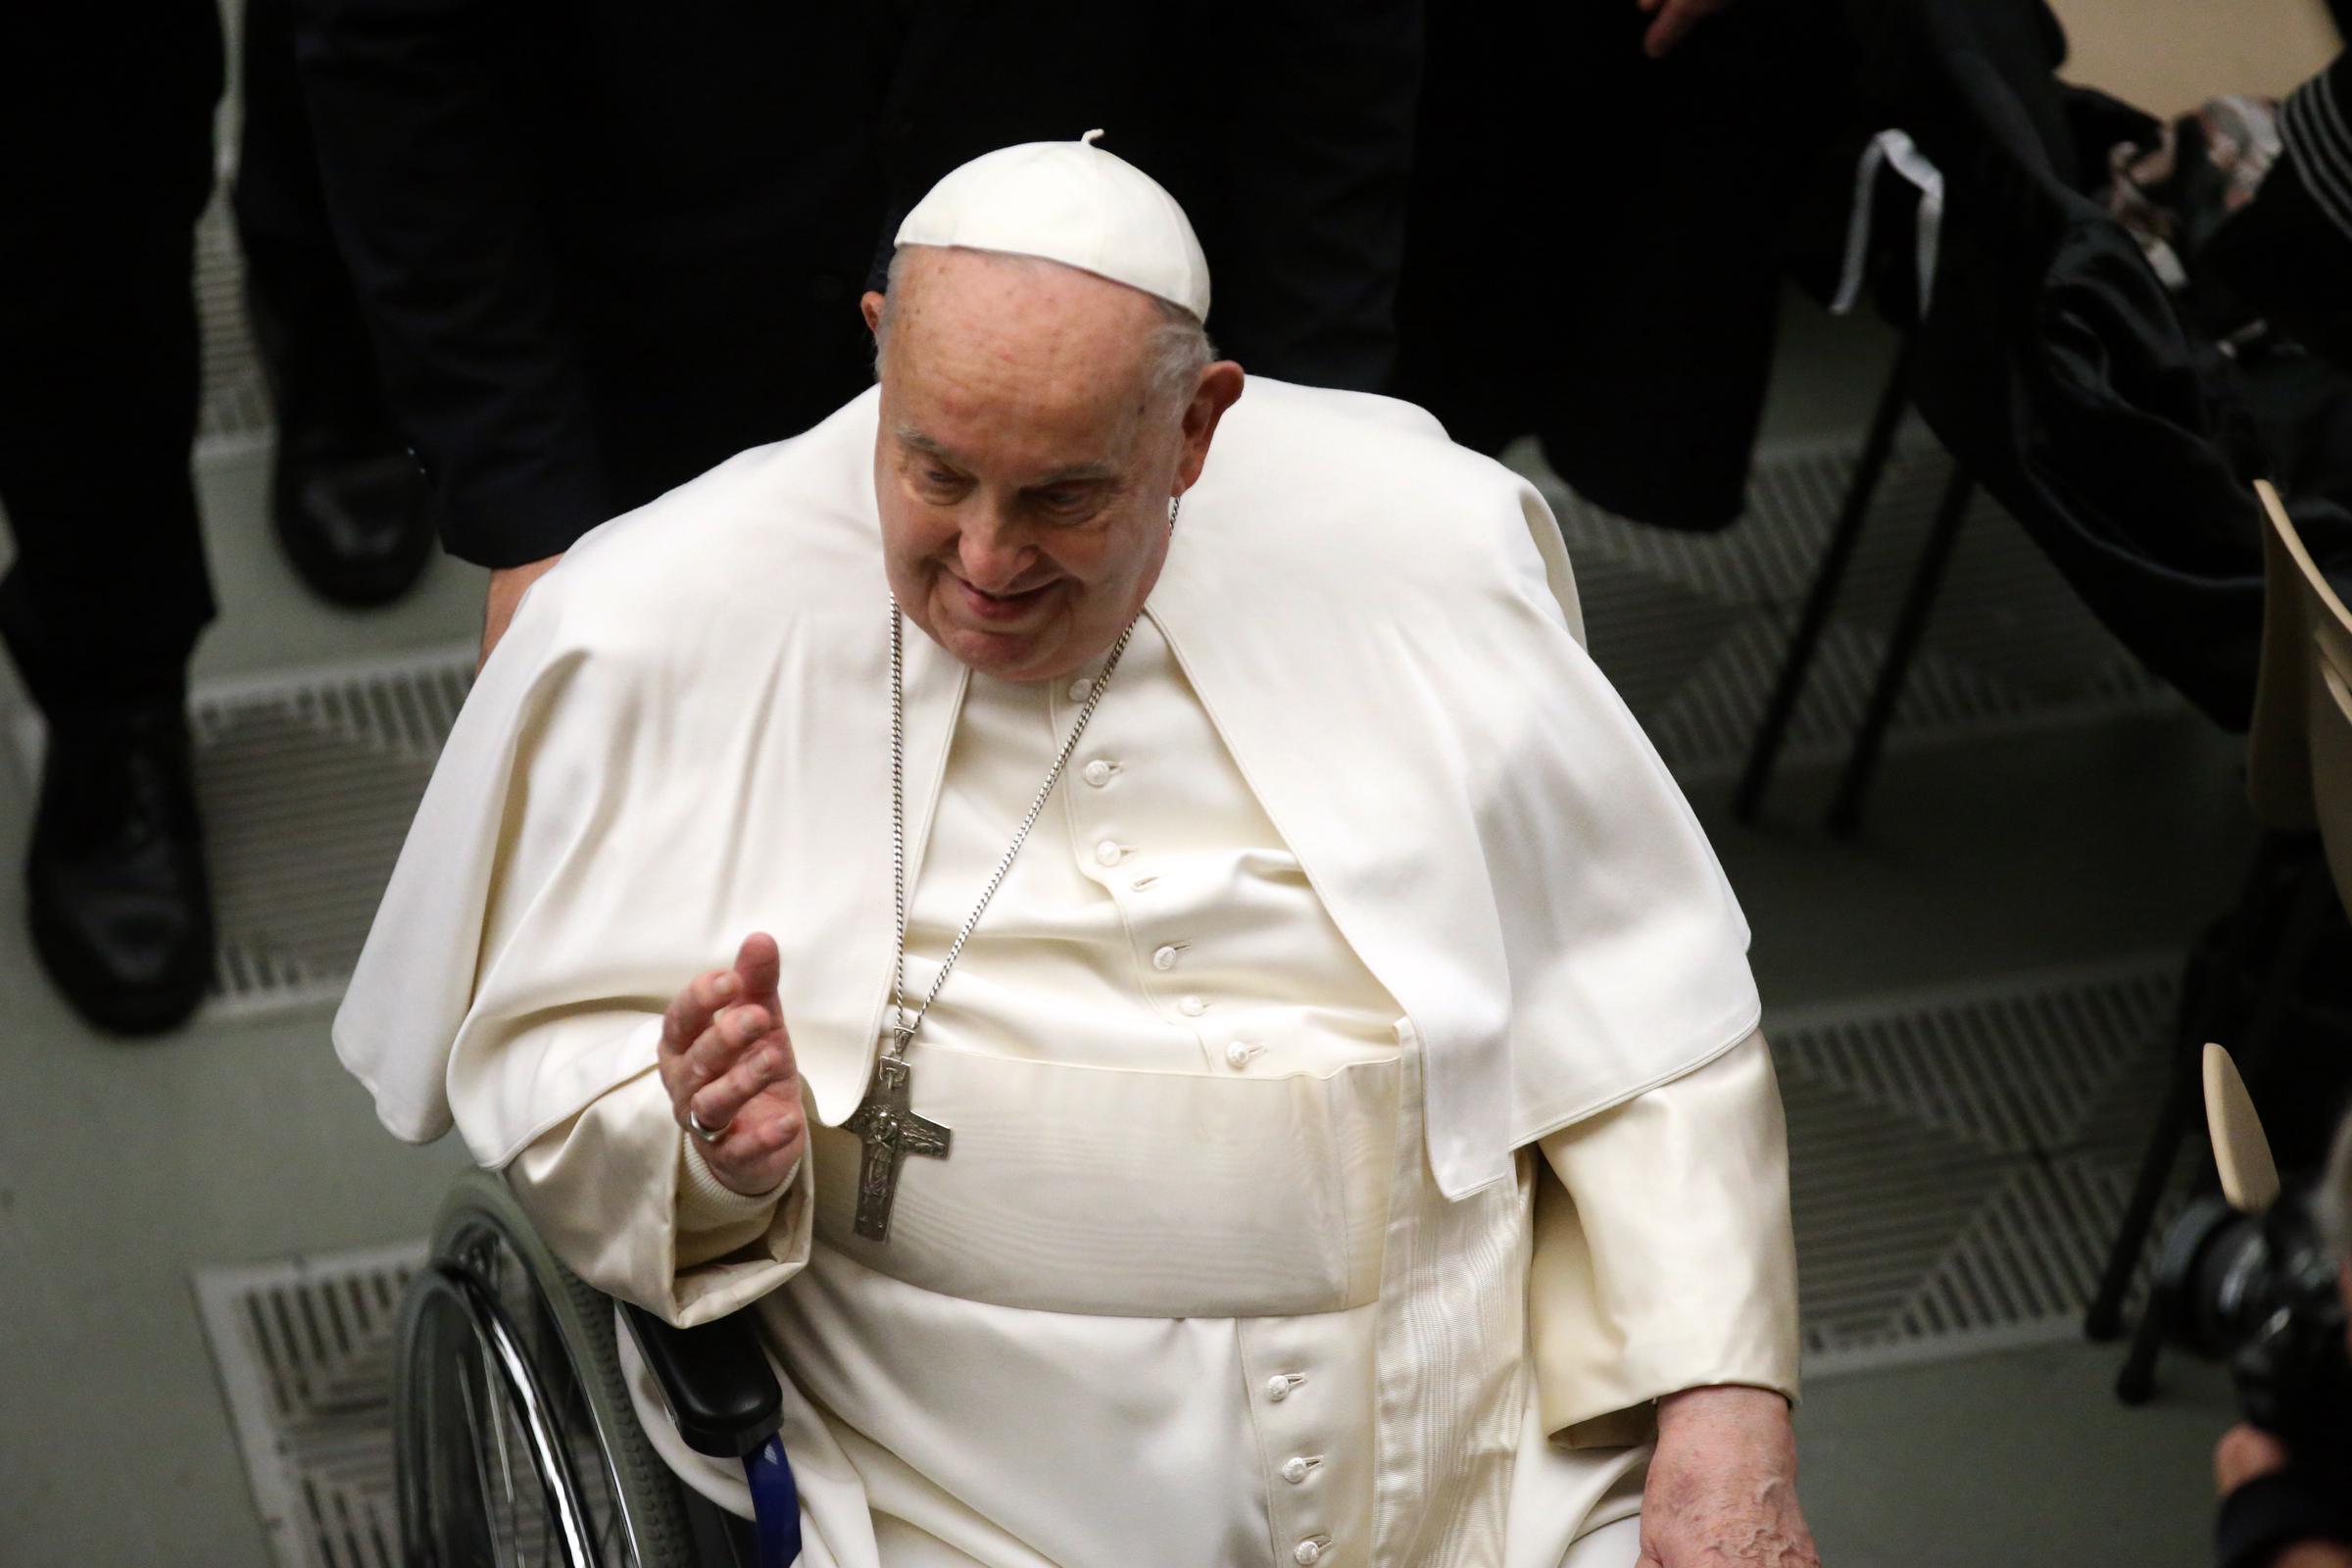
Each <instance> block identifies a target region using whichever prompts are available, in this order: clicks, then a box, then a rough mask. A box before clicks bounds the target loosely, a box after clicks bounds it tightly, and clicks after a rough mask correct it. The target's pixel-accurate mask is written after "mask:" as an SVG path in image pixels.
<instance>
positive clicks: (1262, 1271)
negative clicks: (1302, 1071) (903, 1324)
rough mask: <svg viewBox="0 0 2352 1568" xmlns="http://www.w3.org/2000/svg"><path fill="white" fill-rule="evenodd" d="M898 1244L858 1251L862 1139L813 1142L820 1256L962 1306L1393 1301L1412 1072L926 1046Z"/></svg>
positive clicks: (1107, 1308)
mask: <svg viewBox="0 0 2352 1568" xmlns="http://www.w3.org/2000/svg"><path fill="white" fill-rule="evenodd" d="M907 1061H908V1065H909V1066H910V1067H911V1068H912V1069H913V1074H914V1093H915V1108H916V1109H917V1110H919V1111H920V1112H921V1113H922V1114H923V1115H924V1116H926V1117H928V1118H930V1119H931V1120H933V1121H937V1122H941V1123H944V1124H945V1125H946V1126H947V1127H948V1128H949V1129H950V1130H951V1131H952V1132H953V1133H954V1134H955V1142H954V1147H953V1152H951V1154H950V1156H949V1157H948V1158H946V1159H944V1160H942V1159H929V1158H921V1157H909V1158H907V1159H905V1160H904V1162H903V1164H902V1166H901V1174H900V1177H899V1188H898V1197H897V1201H896V1203H895V1205H894V1207H893V1208H892V1211H891V1218H890V1239H889V1240H888V1241H887V1242H882V1243H876V1242H872V1241H868V1240H867V1239H866V1238H864V1237H862V1236H859V1235H858V1234H856V1232H855V1231H854V1230H853V1229H852V1225H851V1220H852V1215H853V1212H854V1210H855V1207H856V1202H857V1191H858V1157H859V1152H860V1148H859V1145H858V1140H857V1139H856V1138H855V1137H853V1136H851V1135H850V1134H848V1133H845V1132H843V1131H841V1130H840V1129H839V1128H835V1127H825V1126H817V1127H815V1128H813V1129H812V1133H813V1145H814V1149H815V1154H816V1173H815V1175H816V1192H815V1198H816V1235H817V1240H818V1242H819V1243H820V1244H822V1245H824V1246H827V1247H830V1248H832V1249H834V1250H837V1251H839V1252H840V1253H842V1254H843V1255H844V1256H847V1257H849V1258H852V1259H854V1260H855V1261H857V1262H858V1263H860V1264H862V1265H864V1266H865V1267H867V1268H870V1269H873V1270H874V1271H876V1272H877V1273H881V1274H885V1275H888V1276H889V1277H891V1278H893V1279H896V1280H901V1281H904V1282H905V1283H907V1284H909V1285H914V1286H918V1287H920V1288H922V1289H924V1290H929V1291H936V1292H938V1293H940V1294H942V1295H945V1296H952V1297H956V1298H958V1299H963V1300H971V1301H986V1302H990V1303H993V1304H995V1305H999V1306H1014V1307H1026V1308H1030V1309H1032V1310H1037V1311H1046V1312H1079V1313H1087V1314H1091V1315H1094V1316H1100V1317H1219V1318H1224V1317H1261V1316H1283V1317H1287V1316H1298V1315H1302V1314H1306V1313H1316V1312H1333V1311H1339V1310H1342V1309H1345V1308H1348V1307H1352V1306H1360V1305H1363V1304H1365V1303H1367V1302H1369V1301H1372V1300H1374V1299H1377V1298H1378V1297H1379V1294H1380V1265H1381V1244H1382V1238H1383V1236H1384V1234H1385V1233H1386V1230H1387V1226H1388V1199H1389V1185H1390V1180H1391V1176H1392V1173H1393V1171H1394V1168H1395V1158H1396V1138H1397V1074H1398V1071H1399V1067H1398V1063H1397V1061H1395V1060H1388V1061H1374V1062H1359V1063H1356V1064H1354V1065H1351V1066H1348V1067H1346V1068H1343V1069H1342V1070H1340V1071H1339V1072H1336V1073H1334V1074H1332V1075H1331V1076H1330V1077H1327V1078H1315V1077H1308V1076H1304V1075H1295V1076H1289V1077H1280V1078H1244V1077H1230V1078H1227V1077H1211V1076H1205V1075H1201V1076H1195V1075H1191V1074H1178V1073H1152V1072H1132V1071H1127V1070H1124V1069H1117V1068H1103V1067H1083V1066H1067V1065H1063V1064H1060V1063H1055V1062H1040V1061H1022V1060H1018V1059H1012V1058H1006V1057H1003V1056H996V1055H980V1054H972V1053H966V1052H959V1051H953V1050H947V1049H941V1048H937V1047H933V1048H928V1049H926V1048H924V1047H922V1046H919V1045H918V1046H917V1047H916V1048H915V1049H914V1051H913V1053H912V1054H909V1056H908V1058H907Z"/></svg>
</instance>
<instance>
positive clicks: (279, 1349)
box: [196, 958, 2177, 1568]
mask: <svg viewBox="0 0 2352 1568" xmlns="http://www.w3.org/2000/svg"><path fill="white" fill-rule="evenodd" d="M2176 966H2177V960H2174V959H2171V958H2163V959H2158V958H2150V959H2147V960H2143V961H2137V962H2132V963H2128V964H2123V965H2120V966H2117V967H2114V968H2109V969H2102V970H2091V971H2075V972H2070V973H2064V974H2054V975H2052V974H2037V975H2026V976H2011V977H2008V978H2006V979H2003V980H2000V981H1996V982H1991V983H1986V984H1983V985H1978V986H1974V987H1970V988H1967V989H1965V990H1954V991H1945V992H1940V993H1936V994H1932V995H1928V994H1918V995H1905V996H1898V997H1891V998H1880V999H1876V1000H1872V1001H1867V1002H1863V1003H1858V1004H1852V1005H1839V1006H1837V1007H1835V1008H1826V1009H1812V1010H1808V1011H1806V1012H1804V1013H1801V1014H1790V1015H1789V1016H1788V1017H1786V1018H1780V1019H1776V1020H1775V1022H1774V1026H1773V1028H1774V1034H1775V1040H1774V1045H1773V1054H1774V1058H1775V1061H1776V1063H1777V1064H1778V1067H1779V1071H1780V1077H1781V1089H1782V1094H1783V1097H1784V1099H1785V1100H1786V1102H1787V1104H1788V1108H1789V1152H1790V1159H1791V1165H1792V1173H1791V1185H1792V1188H1793V1195H1792V1196H1793V1204H1794V1208H1795V1214H1796V1235H1797V1266H1798V1280H1799V1289H1800V1292H1801V1317H1802V1325H1803V1336H1804V1350H1805V1370H1806V1375H1807V1376H1808V1377H1809V1378H1815V1379H1818V1378H1822V1377H1830V1376H1837V1375H1840V1374H1844V1373H1850V1372H1856V1371H1863V1370H1868V1369H1871V1368H1876V1367H1882V1366H1887V1365H1889V1364H1896V1363H1907V1362H1920V1361H1933V1360H1945V1359H1952V1358H1956V1357H1959V1356H1964V1355H1970V1354H1976V1353H1980V1352H1983V1351H1985V1350H1991V1349H2000V1348H2011V1347H2015V1346H2019V1345H2028V1344H2048V1343H2052V1342H2056V1341H2062V1340H2066V1339H2070V1338H2072V1337H2074V1336H2075V1335H2077V1334H2079V1333H2080V1332H2081V1329H2080V1315H2081V1312H2082V1304H2083V1303H2084V1302H2085V1301H2086V1300H2087V1299H2089V1296H2090V1292H2091V1288H2092V1286H2093V1285H2094V1283H2095V1281H2096V1278H2097V1269H2098V1265H2099V1261H2100V1258H2101V1256H2102V1255H2103V1253H2104V1250H2105V1247H2106V1242H2107V1237H2108V1235H2109V1232H2110V1231H2111V1229H2112V1228H2113V1226H2114V1224H2115V1220H2116V1216H2117V1214H2118V1213H2119V1212H2120V1210H2121V1208H2122V1204H2123V1198H2124V1194H2125V1192H2126V1191H2127V1190H2128V1188H2129V1185H2130V1178H2131V1165H2132V1161H2133V1159H2134V1158H2135V1157H2136V1154H2137V1147H2138V1141H2139V1139H2140V1138H2141V1137H2143V1136H2144V1135H2145V1129H2146V1128H2147V1127H2148V1126H2149V1125H2150V1124H2151V1123H2152V1121H2153V1119H2154V1116H2155V1102H2156V1100H2157V1098H2158V1097H2159V1095H2160V1093H2161V1088H2162V1082H2163V1074H2162V1073H2161V1071H2160V1070H2158V1069H2159V1068H2160V1066H2161V1062H2162V1052H2163V1037H2164V1032H2165V1028H2166V1025H2167V1022H2168V1020H2169V1017H2170V1009H2171V997H2172V987H2173V971H2174V969H2175V967H2176ZM421 1256H422V1250H421V1248H417V1247H411V1248H398V1249H380V1250H373V1251H367V1252H352V1253H338V1254H334V1255H329V1256H321V1257H316V1258H295V1259H291V1260H288V1261H284V1262H277V1263H266V1264H262V1265H259V1266H253V1267H222V1268H211V1269H205V1270H203V1271H201V1272H200V1273H199V1274H198V1276H197V1280H196V1295H197V1299H198V1302H199V1304H200V1307H201V1310H202V1314H203V1319H204V1329H205V1333H206V1336H207V1338H208V1339H209V1340H210V1342H211V1344H212V1347H213V1354H214V1358H215V1361H216V1363H217V1364H218V1366H219V1368H220V1373H221V1385H222V1388H223V1391H224V1394H225V1397H226V1398H227V1401H228V1406H229V1410H230V1413H231V1415H232V1417H233V1419H234V1421H235V1424H236V1428H237V1436H238V1440H239V1443H240V1445H241V1446H242V1448H243V1451H244V1454H245V1459H246V1463H247V1465H248V1467H249V1469H250V1471H251V1476H252V1483H253V1492H254V1498H255V1503H256V1506H257V1507H258V1508H259V1509H260V1511H261V1514H262V1517H263V1519H264V1520H265V1521H266V1522H267V1525H268V1529H269V1534H270V1540H271V1542H272V1543H273V1544H274V1546H275V1548H276V1550H277V1554H278V1562H279V1563H280V1564H281V1565H283V1568H393V1565H394V1561H395V1559H394V1557H393V1555H392V1553H391V1550H390V1546H389V1543H390V1540H391V1536H392V1529H393V1526H392V1513H391V1489H392V1477H391V1457H390V1455H391V1439H390V1421H391V1414H390V1409H389V1405H388V1402H387V1400H388V1390H389V1382H390V1364H389V1361H390V1343H389V1341H390V1334H391V1331H392V1327H393V1322H394V1306H395V1303H396V1302H397V1300H398V1298H399V1294H400V1288H401V1285H402V1283H403V1282H404V1281H405V1280H406V1279H407V1278H408V1275H409V1274H410V1272H411V1271H413V1270H414V1269H415V1268H416V1267H417V1263H418V1261H419V1260H420V1258H421ZM2119 1353H2120V1352H2119Z"/></svg>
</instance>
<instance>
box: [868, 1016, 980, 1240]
mask: <svg viewBox="0 0 2352 1568" xmlns="http://www.w3.org/2000/svg"><path fill="white" fill-rule="evenodd" d="M841 1125H842V1130H843V1131H844V1132H848V1133H852V1134H855V1135H856V1136H857V1138H858V1142H859V1143H860V1144H862V1145H863V1146H864V1148H863V1150H862V1151H861V1152H859V1154H858V1216H857V1221H856V1229H857V1232H858V1235H860V1236H863V1237H867V1238H869V1239H871V1240H873V1241H877V1242H886V1241H888V1240H890V1205H891V1202H892V1201H893V1200H895V1199H896V1198H897V1197H898V1196H899V1159H900V1156H902V1155H905V1154H923V1155H927V1156H929V1157H930V1158H932V1159H945V1158H947V1157H948V1145H949V1144H950V1143H951V1142H953V1141H954V1139H955V1137H956V1135H955V1134H954V1133H953V1132H951V1131H949V1130H948V1129H947V1128H945V1127H942V1126H941V1125H940V1124H939V1123H937V1122H935V1121H930V1120H928V1119H926V1118H924V1117H921V1116H918V1115H916V1114H915V1113H914V1112H913V1110H912V1109H910V1108H909V1107H908V1105H907V1063H906V1061H905V1060H904V1059H902V1058H901V1057H898V1056H894V1055H891V1054H889V1053H888V1052H887V1051H886V1052H884V1053H883V1054H882V1056H881V1058H880V1059H879V1060H877V1061H876V1062H875V1063H874V1082H873V1086H872V1087H871V1088H869V1089H868V1090H867V1091H866V1092H865V1101H864V1103H862V1104H860V1105H859V1106H858V1108H857V1110H856V1111H854V1112H852V1114H851V1116H850V1119H849V1120H848V1121H845V1122H843V1123H842V1124H841Z"/></svg>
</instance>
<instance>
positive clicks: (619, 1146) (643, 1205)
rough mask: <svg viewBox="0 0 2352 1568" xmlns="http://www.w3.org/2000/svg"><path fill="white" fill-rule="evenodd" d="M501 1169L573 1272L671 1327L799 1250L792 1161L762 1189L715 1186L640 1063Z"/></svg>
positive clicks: (758, 1283)
mask: <svg viewBox="0 0 2352 1568" xmlns="http://www.w3.org/2000/svg"><path fill="white" fill-rule="evenodd" d="M507 1180H508V1181H509V1182H510V1183H511V1184H512V1185H513V1186H514V1189H515V1196H516V1198H518V1199H519V1200H520V1201H521V1202H522V1206H523V1208H524V1210H525V1211H526V1212H528V1213H529V1214H530V1216H531V1221H532V1223H533V1224H534V1225H536V1226H537V1227H538V1230H539V1234H540V1236H541V1237H542V1238H544V1239H545V1240H546V1242H547V1244H548V1245H549V1246H550V1247H552V1248H554V1249H555V1250H556V1255H557V1256H559V1257H561V1258H563V1259H564V1262H565V1263H566V1264H568V1265H569V1266H570V1268H571V1270H572V1272H573V1273H575V1274H577V1275H579V1276H580V1278H582V1279H584V1280H586V1281H587V1282H588V1283H589V1284H591V1285H593V1286H595V1287H596V1288H597V1289H598V1290H600V1291H603V1292H604V1293H605V1294H606V1295H608V1296H616V1297H619V1298H620V1299H623V1300H626V1301H634V1302H636V1303H637V1304H638V1305H639V1306H642V1307H644V1308H646V1310H648V1311H650V1312H652V1313H654V1314H655V1315H656V1316H658V1317H660V1318H661V1319H662V1321H664V1322H667V1323H671V1324H675V1325H677V1326H679V1327H681V1328H691V1327H693V1326H694V1325H695V1324H698V1323H708V1322H710V1321H711V1319H712V1318H716V1317H723V1316H725V1315H726V1314H727V1313H729V1312H733V1311H735V1310H737V1309H738V1308H741V1307H744V1306H748V1305H749V1304H751V1302H753V1301H754V1300H757V1299H759V1298H760V1297H762V1296H765V1295H766V1294H767V1293H768V1292H770V1291H772V1290H774V1289H775V1288H776V1287H777V1286H779V1285H781V1284H783V1283H784V1282H785V1281H786V1280H788V1279H790V1278H792V1276H793V1275H795V1274H797V1273H799V1272H800V1270H801V1267H802V1266H803V1265H804V1264H806V1263H807V1262H808V1261H809V1240H810V1237H811V1235H812V1225H813V1219H814V1215H815V1208H814V1207H813V1205H812V1204H811V1203H810V1201H809V1196H810V1195H809V1169H808V1162H807V1161H806V1160H804V1161H802V1163H801V1165H800V1166H799V1167H798V1168H796V1169H795V1170H794V1172H793V1174H791V1175H790V1176H788V1177H786V1178H785V1180H784V1181H783V1183H782V1184H781V1185H780V1186H778V1187H777V1189H776V1190H775V1191H774V1192H771V1193H767V1194H763V1195H761V1196H760V1197H756V1198H747V1197H745V1196H743V1195H742V1194H740V1193H735V1192H730V1191H729V1190H728V1189H727V1188H726V1187H725V1186H723V1185H721V1183H720V1182H719V1180H718V1178H717V1177H716V1176H715V1175H713V1174H712V1173H711V1167H710V1165H709V1164H708V1163H707V1162H706V1161H705V1160H704V1158H703V1154H702V1151H701V1150H700V1149H698V1148H696V1147H695V1145H694V1143H693V1141H692V1140H691V1139H689V1138H687V1137H686V1135H685V1134H684V1133H682V1132H680V1131H679V1130H678V1124H677V1122H676V1121H675V1120H674V1119H673V1118H672V1117H671V1115H670V1113H669V1097H668V1095H667V1094H666V1093H665V1092H664V1091H663V1089H662V1079H661V1075H660V1074H659V1073H656V1072H652V1071H647V1072H645V1073H642V1074H640V1075H639V1076H637V1077H635V1078H632V1079H630V1080H629V1081H628V1082H627V1083H624V1084H622V1085H620V1086H619V1087H618V1088H616V1089H613V1090H612V1091H611V1092H610V1093H607V1094H604V1095H601V1096H599V1097H598V1098H597V1099H595V1100H594V1101H592V1102H590V1103H589V1104H588V1105H587V1107H586V1108H585V1109H583V1110H581V1111H580V1112H579V1113H578V1114H576V1115H574V1116H573V1117H571V1118H570V1119H569V1120H568V1121H565V1122H564V1123H562V1124H561V1125H559V1126H556V1127H552V1128H550V1129H549V1130H548V1131H546V1132H544V1133H541V1134H540V1135H539V1136H538V1137H537V1138H536V1139H533V1140H532V1141H531V1143H530V1144H529V1146H528V1147H526V1148H525V1149H524V1150H523V1151H522V1152H520V1153H518V1154H516V1155H515V1159H514V1162H513V1163H511V1164H510V1165H508V1167H507Z"/></svg>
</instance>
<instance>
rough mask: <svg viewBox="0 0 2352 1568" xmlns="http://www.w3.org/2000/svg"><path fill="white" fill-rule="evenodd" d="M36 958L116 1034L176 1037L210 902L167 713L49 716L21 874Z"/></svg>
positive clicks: (173, 720) (182, 744) (184, 762)
mask: <svg viewBox="0 0 2352 1568" xmlns="http://www.w3.org/2000/svg"><path fill="white" fill-rule="evenodd" d="M25 882H26V884H27V886H28V889H29V891H30V894H31V915H32V918H31V925H32V944H33V950H34V951H35V952H36V953H38V954H39V955H40V959H41V964H42V966H43V967H44V968H46V969H47V970H48V971H49V978H50V979H51V980H53V981H55V982H56V984H57V988H58V990H60V991H62V992H64V993H65V995H66V1000H67V1001H68V1002H70V1003H72V1004H73V1008H74V1010H75V1011H77V1012H79V1013H80V1014H81V1015H82V1016H83V1017H84V1018H87V1019H88V1020H89V1021H90V1022H91V1023H93V1024H96V1025H97V1026H98V1027H99V1028H101V1029H106V1030H111V1031H113V1032H114V1033H117V1034H125V1035H144V1034H158V1033H161V1032H163V1031H164V1030H167V1029H172V1028H176V1027H177V1026H178V1025H179V1024H181V1023H182V1022H184V1021H185V1020H186V1018H187V1016H188V1014H189V1013H191V1012H193V1011H195V1009H196V1004H197V1003H198V1002H199V1001H201V1000H202V999H203V997H204V988H205V982H206V980H207V979H208V978H209V977H210V975H211V973H212V967H213V909H212V892H211V888H210V886H209V884H208V882H207V880H206V877H205V869H204V848H203V844H202V842H201V840H200V838H199V836H198V831H197V822H196V791H195V786H194V780H193V778H192V777H191V775H190V771H189V746H188V725H187V718H186V716H185V715H184V714H183V713H182V712H181V711H180V710H179V709H178V708H177V707H176V706H173V707H158V708H144V709H136V710H131V711H123V712H110V713H105V714H96V713H73V714H61V715H58V716H56V717H53V718H52V719H51V721H50V725H49V749H48V755H47V756H46V758H44V759H43V760H42V763H41V803H40V814H39V815H38V816H37V817H36V818H35V819H34V821H33V828H32V853H31V856H30V858H29V859H28V861H27V863H26V866H25Z"/></svg>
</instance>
